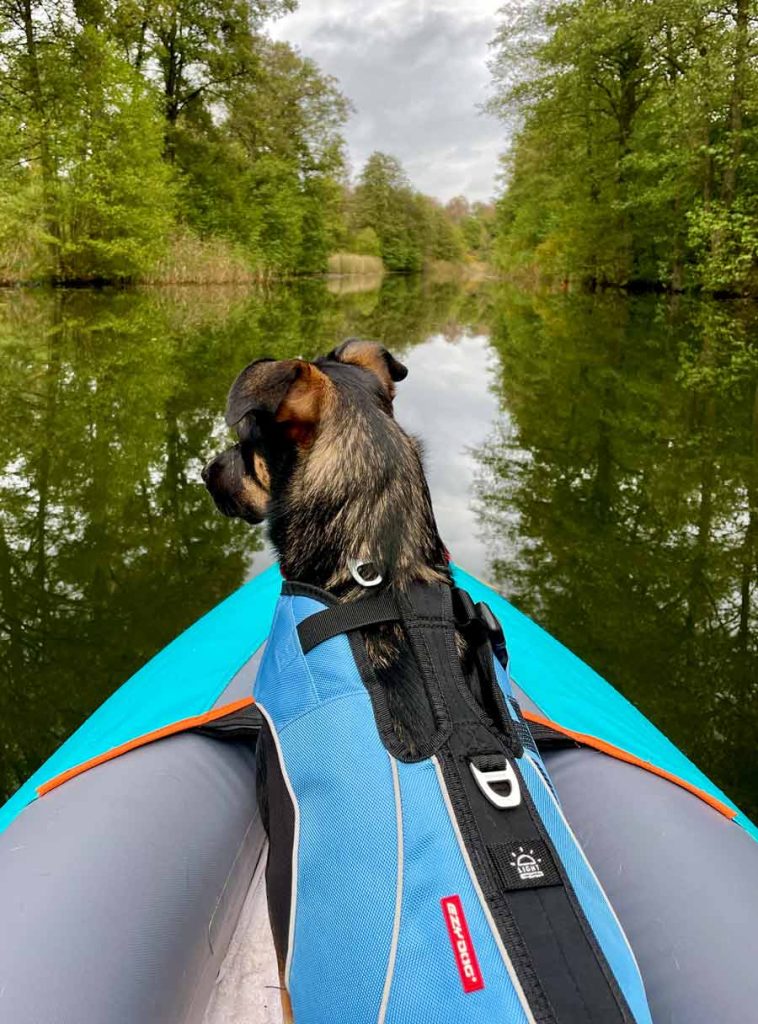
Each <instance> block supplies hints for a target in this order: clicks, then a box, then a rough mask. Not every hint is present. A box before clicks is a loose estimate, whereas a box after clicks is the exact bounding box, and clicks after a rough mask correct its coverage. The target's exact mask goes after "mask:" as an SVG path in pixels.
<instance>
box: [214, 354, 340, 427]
mask: <svg viewBox="0 0 758 1024" xmlns="http://www.w3.org/2000/svg"><path fill="white" fill-rule="evenodd" d="M329 387H330V383H329V379H328V378H327V376H326V375H325V374H323V373H322V372H321V371H320V370H319V369H318V368H317V367H316V366H314V365H313V364H312V363H306V362H305V360H303V359H280V360H275V359H257V360H256V361H255V362H254V363H250V365H249V366H246V367H245V369H244V370H243V371H242V373H240V375H239V376H238V377H237V379H236V380H235V382H234V384H232V388H231V391H230V392H229V397H228V399H227V401H226V423H227V426H229V427H234V426H236V424H238V423H239V422H240V420H241V419H243V418H244V417H245V416H250V415H256V414H259V413H266V414H268V415H270V416H271V417H272V418H273V419H275V420H276V421H277V422H278V423H288V424H292V425H293V426H294V427H297V428H302V429H303V430H310V429H312V428H313V427H314V426H315V425H316V423H318V421H319V419H320V417H321V407H322V404H323V402H324V399H325V397H326V394H327V391H328V389H329Z"/></svg>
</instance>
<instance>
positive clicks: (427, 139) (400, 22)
mask: <svg viewBox="0 0 758 1024" xmlns="http://www.w3.org/2000/svg"><path fill="white" fill-rule="evenodd" d="M501 5H502V0H477V2H475V3H469V4H465V5H464V4H461V3H460V2H459V0H426V2H424V0H385V2H383V3H382V4H381V5H377V4H376V0H301V7H300V8H299V9H298V10H297V11H296V12H295V13H294V14H291V15H288V16H287V17H285V18H282V19H281V20H279V21H276V22H274V23H273V24H272V25H271V26H270V31H271V34H272V35H273V36H274V37H275V38H277V39H284V40H287V41H288V42H290V43H293V44H294V45H296V46H298V47H299V48H300V49H301V50H302V52H303V53H304V54H305V55H306V56H309V57H313V58H314V60H316V61H317V62H318V64H319V65H320V66H321V67H322V68H323V70H324V71H326V72H328V73H329V74H331V75H334V76H335V77H336V78H337V79H339V82H340V85H341V87H342V90H343V92H345V94H346V95H347V96H348V97H349V98H350V99H351V100H352V101H353V103H354V105H355V107H356V113H355V114H354V115H353V116H352V118H351V120H350V123H349V125H348V127H347V131H346V136H347V141H348V147H349V150H350V156H351V162H352V165H353V168H354V170H356V171H357V170H359V169H360V167H361V166H362V164H363V162H364V161H365V159H366V157H367V156H368V155H369V153H371V152H372V151H373V150H375V149H380V150H383V151H384V152H388V153H392V154H393V155H395V156H397V157H398V158H399V159H400V160H401V161H402V163H403V165H404V166H405V168H406V170H407V171H408V174H409V175H410V177H411V180H412V181H413V182H414V184H415V185H416V187H417V188H419V189H421V191H423V192H427V193H428V194H430V195H435V196H438V197H439V198H440V199H442V200H447V199H450V198H451V197H452V196H454V195H457V194H460V193H463V194H465V195H467V196H468V197H469V198H470V199H487V198H490V197H491V196H492V195H493V193H494V191H495V175H496V173H497V170H498V165H497V157H498V153H500V152H501V151H502V150H503V149H504V146H505V139H504V136H503V128H502V126H501V125H500V124H499V123H498V122H497V121H496V120H495V119H494V118H492V117H490V116H489V115H486V114H482V113H481V112H480V111H479V109H478V106H479V105H480V104H482V103H483V102H485V100H486V99H487V97H488V95H489V72H488V71H487V66H486V62H487V59H488V55H489V53H488V43H489V41H490V40H491V39H492V37H493V36H494V34H495V26H496V20H497V19H496V12H497V9H498V7H499V6H501Z"/></svg>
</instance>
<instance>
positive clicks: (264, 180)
mask: <svg viewBox="0 0 758 1024" xmlns="http://www.w3.org/2000/svg"><path fill="white" fill-rule="evenodd" d="M294 6H295V4H294V0H213V2H211V3H205V2H204V3H198V2H196V0H176V2H174V3H172V4H169V5H165V4H156V3H154V2H152V0H148V2H147V3H140V4H136V3H135V2H134V0H127V2H126V3H120V2H119V3H116V2H115V0H78V2H77V3H75V4H74V5H73V6H71V7H68V6H65V5H64V6H63V7H61V6H60V5H59V4H57V3H56V2H54V0H29V2H28V3H27V2H26V0H25V2H24V3H18V2H16V0H0V97H2V103H0V281H6V282H18V281H36V280H50V281H56V282H59V283H60V282H72V283H73V282H78V283H86V282H93V281H101V282H102V281H110V282H127V281H132V280H143V281H144V280H156V279H160V274H161V272H165V273H166V274H167V275H168V279H170V280H187V279H190V280H193V279H194V280H197V277H196V276H194V275H193V271H192V269H191V268H190V267H188V266H187V261H188V260H189V258H190V257H191V254H192V253H195V254H197V255H198V258H199V267H200V266H202V267H208V266H210V265H213V268H212V270H211V273H212V276H213V279H214V280H216V279H229V278H233V279H235V280H239V279H240V278H241V277H244V276H247V277H248V278H252V277H257V278H271V277H282V276H291V275H296V274H317V273H323V272H326V270H327V267H328V263H329V257H330V255H331V254H333V253H335V252H345V251H357V253H358V254H359V255H367V256H379V257H381V258H382V259H383V261H384V263H385V265H386V266H387V267H388V268H390V269H392V270H400V271H415V270H420V269H421V268H422V267H423V266H424V264H426V263H429V262H433V261H438V260H447V261H457V260H460V259H462V258H463V257H464V256H465V254H466V250H467V247H468V246H470V247H471V248H472V250H473V249H474V248H475V247H476V249H477V253H476V255H477V256H478V257H479V258H484V257H483V254H484V249H485V245H484V243H483V239H482V237H481V236H480V234H478V233H477V232H476V231H473V230H470V231H469V232H468V234H467V233H466V232H465V231H464V230H463V227H462V226H461V225H458V224H455V223H453V222H452V221H451V218H450V217H449V216H448V214H447V211H446V210H444V209H443V208H442V207H441V206H440V205H439V203H437V202H436V201H434V200H432V199H429V198H428V197H424V196H421V195H419V194H418V193H417V192H415V191H414V189H413V188H412V187H411V185H410V183H409V182H408V180H407V178H406V177H405V174H404V172H403V170H402V168H401V167H400V165H399V163H398V162H397V161H396V160H395V159H394V158H393V157H388V156H383V155H382V154H375V156H374V157H372V158H371V159H370V160H369V162H368V164H367V166H366V168H365V169H364V172H363V174H362V176H361V180H360V182H359V184H358V187H357V188H356V189H355V190H354V192H351V189H350V187H349V185H348V181H347V169H346V158H345V143H344V137H343V130H344V126H345V123H346V121H347V118H348V116H349V114H350V111H351V106H350V103H349V101H348V100H347V99H346V98H345V97H344V96H343V95H342V93H341V92H340V89H339V87H338V84H337V82H336V81H335V79H333V78H332V77H330V76H328V75H325V74H324V73H323V72H322V71H321V70H320V69H319V67H318V66H317V65H316V64H315V63H314V62H313V61H312V60H310V59H309V58H307V57H304V56H303V55H302V54H300V53H299V52H298V51H297V50H295V49H294V48H293V47H291V46H289V45H288V44H286V43H283V42H275V41H273V40H272V39H270V38H269V37H267V36H266V35H265V34H264V32H263V25H264V23H265V22H266V21H267V20H268V19H270V18H272V17H275V16H278V15H281V14H284V13H286V12H287V11H289V10H292V9H294ZM353 239H355V246H353V245H352V244H351V241H352V240H353ZM241 264H242V265H244V266H245V268H246V270H245V271H244V273H242V274H241V272H240V265H241ZM198 269H199V268H198Z"/></svg>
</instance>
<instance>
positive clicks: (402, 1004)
mask: <svg viewBox="0 0 758 1024" xmlns="http://www.w3.org/2000/svg"><path fill="white" fill-rule="evenodd" d="M461 607H463V609H464V612H463V613H462V612H461ZM487 612H488V610H487V609H486V607H483V606H477V609H474V608H473V605H472V604H471V600H470V598H469V597H468V595H467V594H465V592H461V591H455V590H452V589H451V588H450V587H447V586H433V585H418V586H414V587H412V588H411V590H410V592H408V593H407V594H394V595H390V594H389V593H385V594H380V595H376V596H375V595H367V596H366V597H364V598H362V599H360V600H358V601H355V602H352V603H350V604H341V605H337V604H335V602H334V601H333V599H332V598H331V596H330V595H328V594H326V593H325V592H322V591H319V590H316V589H315V588H313V587H308V586H304V585H300V584H294V583H285V585H284V588H283V591H282V596H281V597H280V599H279V602H278V605H277V609H276V614H275V617H274V623H273V627H272V630H271V634H270V639H269V642H268V646H267V648H266V651H265V654H264V657H263V661H262V663H261V666H260V669H259V672H258V677H257V680H256V683H255V688H254V696H255V699H256V702H257V704H258V707H259V709H260V711H261V714H262V716H263V719H264V727H263V731H262V735H261V739H260V741H259V743H260V750H259V755H260V757H261V758H262V761H263V762H264V763H263V765H262V767H263V768H264V769H265V770H264V772H263V775H264V778H265V783H264V784H265V799H264V800H263V806H264V808H265V813H264V817H265V818H266V819H267V827H268V831H269V841H270V849H269V861H268V867H267V887H268V899H269V911H270V917H271V924H272V931H273V934H274V941H275V945H276V949H277V953H278V956H279V958H280V965H281V966H282V967H283V968H284V977H285V983H286V986H287V989H288V991H289V994H290V998H291V1002H292V1007H293V1012H294V1020H295V1024H651V1018H650V1012H649V1009H648V1005H647V1000H646V997H645V991H644V987H643V983H642V979H641V977H640V973H639V969H638V967H637V964H636V961H635V959H634V956H633V954H632V951H631V949H630V947H629V944H628V942H627V939H626V936H625V935H624V933H623V931H622V929H621V926H620V924H619V922H618V919H617V918H616V916H615V914H614V912H613V910H612V908H611V906H610V904H609V903H608V900H607V898H606V896H605V894H604V892H603V891H602V889H601V887H600V884H599V882H598V880H597V878H596V877H595V875H594V873H593V871H592V869H591V867H590V865H589V864H588V862H587V860H586V858H585V857H584V854H583V853H582V850H581V848H580V847H579V845H578V843H577V840H576V838H575V837H574V835H573V833H572V831H571V828H570V826H569V825H568V823H567V822H566V819H565V818H564V816H563V813H562V811H561V807H560V804H559V802H558V800H557V798H556V795H555V792H554V790H553V787H552V784H551V782H550V780H549V778H548V776H547V773H546V771H545V767H544V764H543V762H542V760H541V758H540V756H539V753H538V751H537V747H536V745H535V744H534V742H533V739H532V737H531V734H530V733H529V729H528V727H527V726H526V723H525V722H524V720H523V718H522V717H521V714H520V711H519V709H518V705H517V703H516V701H515V700H514V698H513V694H512V688H511V685H510V680H509V677H508V672H507V665H506V659H505V657H503V658H502V663H501V660H500V659H498V658H493V655H492V648H491V646H490V645H489V640H488V639H487V637H486V636H485V639H484V642H483V644H481V645H479V646H477V639H476V638H477V635H479V634H477V633H476V630H475V629H469V631H468V632H464V635H465V636H466V637H467V638H468V637H469V636H473V637H474V639H473V641H472V642H473V646H474V648H475V649H476V656H477V658H478V659H479V662H480V665H481V666H482V671H481V672H480V673H479V677H480V685H481V687H482V691H481V692H480V693H478V694H477V696H476V697H475V696H474V694H473V693H472V690H471V689H470V686H469V685H468V684H467V683H466V679H465V678H464V675H463V672H462V671H461V667H460V660H459V658H458V655H457V653H456V628H458V629H459V630H462V629H464V625H463V624H462V623H463V620H465V623H466V626H468V627H477V628H479V627H480V626H482V624H485V625H487V626H489V632H490V634H491V635H493V636H495V637H496V636H497V626H496V624H494V626H493V624H492V622H491V621H490V620H489V619H488V617H487ZM389 621H396V622H399V623H400V624H401V625H402V628H403V630H404V632H405V636H406V638H407V641H408V644H409V646H410V648H411V650H412V652H413V655H414V657H415V660H416V663H417V666H418V668H419V673H418V677H419V679H420V680H421V681H422V685H423V686H424V688H425V691H426V695H427V697H428V700H429V702H430V705H431V707H432V709H433V711H434V721H435V728H434V731H433V734H432V735H430V736H429V737H428V738H427V740H426V741H425V743H424V744H422V748H421V749H419V750H418V751H417V753H416V754H414V756H413V757H412V758H411V757H409V756H408V755H407V753H406V754H403V752H401V751H400V750H399V749H398V744H397V741H396V738H395V736H394V733H393V730H392V724H391V721H390V716H389V713H388V710H387V706H386V700H385V695H384V691H383V690H382V687H380V686H379V685H378V683H377V680H376V678H375V676H374V674H373V670H372V668H371V665H370V663H369V660H368V658H367V656H366V649H365V644H364V642H363V639H362V636H361V632H360V630H361V629H362V628H367V627H371V628H375V627H376V624H377V623H380V622H389ZM483 652H484V656H483V657H482V654H483ZM499 653H500V654H501V656H502V654H503V651H500V652H499ZM399 685H403V683H402V681H401V682H400V683H399Z"/></svg>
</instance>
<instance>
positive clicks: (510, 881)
mask: <svg viewBox="0 0 758 1024" xmlns="http://www.w3.org/2000/svg"><path fill="white" fill-rule="evenodd" d="M488 849H489V855H490V858H491V860H492V864H493V866H494V867H495V870H496V871H497V874H498V876H499V878H500V882H501V884H502V886H503V889H505V891H506V892H513V891H514V890H516V889H542V888H544V887H545V886H548V885H561V876H560V875H559V874H558V868H557V867H556V865H555V861H554V860H553V856H552V854H551V853H550V850H549V849H548V848H547V845H546V844H545V843H544V842H543V841H542V840H541V839H537V838H536V836H535V837H534V838H532V839H526V838H523V839H521V840H519V839H514V840H512V841H511V842H510V843H498V844H496V845H495V846H490V847H489V848H488Z"/></svg>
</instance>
